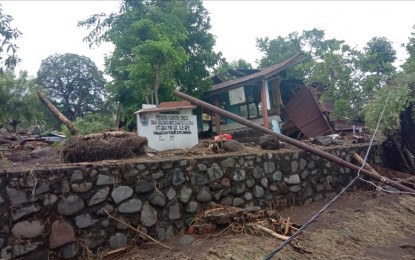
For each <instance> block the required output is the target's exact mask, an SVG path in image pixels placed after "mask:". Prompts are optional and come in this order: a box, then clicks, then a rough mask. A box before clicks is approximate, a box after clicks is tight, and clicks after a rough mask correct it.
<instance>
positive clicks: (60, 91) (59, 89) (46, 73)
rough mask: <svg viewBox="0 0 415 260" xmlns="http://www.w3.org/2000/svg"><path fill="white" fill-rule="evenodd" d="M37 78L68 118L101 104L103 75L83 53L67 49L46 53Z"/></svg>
mask: <svg viewBox="0 0 415 260" xmlns="http://www.w3.org/2000/svg"><path fill="white" fill-rule="evenodd" d="M37 81H38V83H39V84H40V85H41V86H42V87H43V88H44V89H45V90H46V91H48V92H49V94H50V96H49V97H50V99H51V100H52V102H54V103H55V105H56V106H57V107H58V108H59V109H60V110H61V111H62V113H63V114H64V115H65V116H66V117H68V119H69V120H75V119H76V118H77V117H79V116H84V115H86V114H87V113H90V112H96V111H100V110H101V109H104V108H105V100H106V92H105V80H104V77H103V75H102V72H101V71H99V70H98V68H97V67H96V65H95V63H94V62H93V61H91V60H90V59H89V58H87V57H85V56H80V55H77V54H70V53H66V54H55V55H52V56H49V57H48V58H46V59H45V60H43V61H42V63H41V65H40V68H39V71H38V73H37Z"/></svg>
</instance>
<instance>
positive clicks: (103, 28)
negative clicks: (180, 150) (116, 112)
mask: <svg viewBox="0 0 415 260" xmlns="http://www.w3.org/2000/svg"><path fill="white" fill-rule="evenodd" d="M79 25H80V26H84V27H86V28H87V29H89V30H90V33H89V34H88V35H87V37H85V40H86V41H87V42H88V43H90V45H93V44H100V43H101V42H103V41H106V42H112V43H113V44H114V45H115V50H114V52H113V53H112V54H111V56H109V57H108V58H107V59H106V71H107V72H108V73H109V74H110V75H111V76H112V77H113V79H114V80H113V81H112V82H111V83H110V91H111V93H112V94H113V98H114V99H115V101H116V102H119V103H120V104H121V105H122V106H123V108H124V112H128V113H131V112H132V111H133V110H136V109H138V108H139V106H140V105H141V104H142V103H143V102H147V103H150V102H151V101H152V99H154V101H155V102H154V103H156V104H157V103H158V102H159V101H166V100H171V98H172V96H171V91H172V90H174V89H180V90H182V91H184V92H187V93H190V94H193V95H197V94H199V95H200V94H201V93H203V90H204V89H206V88H207V87H208V86H209V85H210V83H209V82H208V81H207V80H208V77H209V68H212V67H213V66H214V65H215V64H216V63H217V62H218V60H219V54H216V53H214V52H213V50H212V49H213V45H214V43H215V41H214V37H213V35H211V34H210V33H209V32H208V31H209V29H210V21H209V17H208V14H207V11H206V10H205V8H204V7H203V5H202V2H201V1H198V0H195V1H193V0H186V1H158V0H154V1H123V2H122V5H121V8H120V11H119V12H118V13H112V14H110V15H104V14H97V15H93V16H92V17H90V18H89V19H87V20H85V21H81V22H80V23H79ZM149 97H150V98H149ZM151 97H154V98H151ZM131 114H132V113H131Z"/></svg>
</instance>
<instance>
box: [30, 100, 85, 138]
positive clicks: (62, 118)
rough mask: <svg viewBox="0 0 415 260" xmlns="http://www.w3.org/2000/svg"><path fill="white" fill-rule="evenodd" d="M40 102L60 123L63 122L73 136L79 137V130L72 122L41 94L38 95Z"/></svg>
mask: <svg viewBox="0 0 415 260" xmlns="http://www.w3.org/2000/svg"><path fill="white" fill-rule="evenodd" d="M37 95H38V97H39V99H40V101H41V102H42V103H43V104H44V105H45V106H46V108H47V109H49V111H50V112H52V114H53V115H54V116H55V117H56V118H57V119H58V120H59V121H60V122H62V123H63V124H64V125H65V126H66V127H67V128H68V130H69V132H70V133H71V135H73V136H77V135H79V131H78V129H76V127H75V126H74V125H73V124H72V122H71V121H70V120H69V119H68V118H66V116H64V115H63V114H62V113H61V112H60V111H59V110H58V109H57V108H56V107H55V106H54V105H53V104H52V103H51V102H50V101H49V99H47V98H46V97H45V96H43V95H42V94H41V93H40V92H38V93H37Z"/></svg>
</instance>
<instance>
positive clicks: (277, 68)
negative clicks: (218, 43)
mask: <svg viewBox="0 0 415 260" xmlns="http://www.w3.org/2000/svg"><path fill="white" fill-rule="evenodd" d="M303 59H304V55H303V54H301V53H300V54H297V55H295V56H293V57H291V58H289V59H287V60H285V61H283V62H281V63H278V64H276V65H273V66H270V67H266V68H263V69H261V70H260V71H259V72H257V73H253V74H250V75H247V76H244V77H240V78H237V79H233V80H230V81H226V82H223V83H219V84H216V85H213V86H212V87H211V89H210V90H208V91H207V92H205V96H210V95H212V94H213V93H215V92H217V91H218V90H224V89H232V87H237V86H238V85H241V84H243V83H246V82H248V81H252V80H255V79H258V80H262V79H267V78H269V77H271V76H273V75H275V74H276V73H279V72H281V71H283V70H285V69H288V68H290V67H292V66H294V65H296V64H297V63H299V62H301V61H302V60H303Z"/></svg>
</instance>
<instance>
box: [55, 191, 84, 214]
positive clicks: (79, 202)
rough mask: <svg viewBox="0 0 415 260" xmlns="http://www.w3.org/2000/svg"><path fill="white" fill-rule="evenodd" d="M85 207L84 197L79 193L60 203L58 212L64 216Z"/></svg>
mask: <svg viewBox="0 0 415 260" xmlns="http://www.w3.org/2000/svg"><path fill="white" fill-rule="evenodd" d="M84 207H85V202H84V201H83V199H81V198H80V197H78V196H77V195H70V196H68V197H66V198H64V199H63V200H61V201H60V202H59V203H58V212H59V213H60V214H62V215H64V216H72V215H73V214H75V213H76V212H78V211H80V210H82V209H83V208H84Z"/></svg>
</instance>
